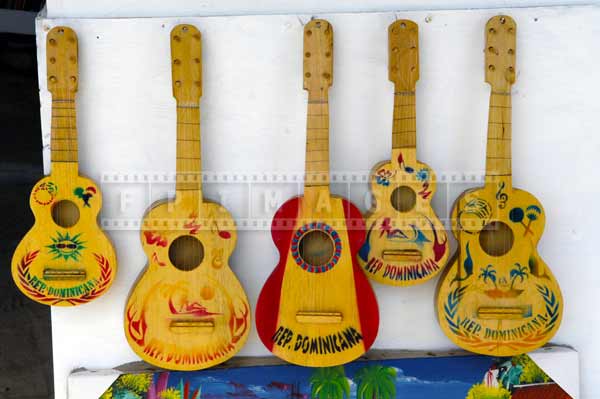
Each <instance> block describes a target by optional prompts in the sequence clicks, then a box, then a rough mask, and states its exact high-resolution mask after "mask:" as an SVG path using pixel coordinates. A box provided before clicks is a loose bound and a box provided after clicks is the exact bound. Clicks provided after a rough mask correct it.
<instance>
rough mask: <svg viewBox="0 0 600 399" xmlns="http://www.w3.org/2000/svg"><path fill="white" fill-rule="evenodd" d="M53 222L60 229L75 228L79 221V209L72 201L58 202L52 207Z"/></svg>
mask: <svg viewBox="0 0 600 399" xmlns="http://www.w3.org/2000/svg"><path fill="white" fill-rule="evenodd" d="M52 220H54V223H56V224H57V225H59V226H60V227H64V228H67V227H71V226H75V224H76V223H77V222H78V221H79V208H78V207H77V205H75V203H74V202H72V201H69V200H61V201H58V202H57V203H55V204H54V206H52Z"/></svg>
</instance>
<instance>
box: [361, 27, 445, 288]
mask: <svg viewBox="0 0 600 399" xmlns="http://www.w3.org/2000/svg"><path fill="white" fill-rule="evenodd" d="M388 36H389V40H388V43H389V79H390V80H391V81H392V82H394V89H395V90H394V91H395V93H394V120H393V125H392V126H393V127H392V160H391V161H384V162H381V163H379V164H377V165H376V166H375V168H374V169H373V172H372V176H371V192H372V194H373V199H374V206H373V207H372V208H371V210H370V211H369V212H368V213H367V215H366V219H367V239H366V241H365V243H364V245H363V246H362V247H361V249H360V251H359V253H358V260H359V262H360V264H361V266H362V267H363V270H364V271H365V273H366V274H367V275H368V276H369V277H370V278H372V279H373V280H375V281H378V282H380V283H383V284H389V285H396V286H407V285H414V284H419V283H423V282H425V281H427V280H429V279H430V278H432V277H433V276H435V275H436V274H438V273H439V272H440V271H441V270H442V268H443V267H444V265H445V264H446V259H447V258H448V253H449V250H448V237H447V236H446V231H445V230H444V226H443V225H442V223H441V222H440V220H439V218H438V217H437V216H436V214H435V212H434V210H433V208H432V207H431V200H432V198H433V196H434V194H435V190H436V183H435V173H434V172H433V170H431V168H430V167H429V166H428V165H426V164H424V163H422V162H419V161H417V158H416V156H417V134H416V130H417V129H416V127H417V124H416V111H415V85H416V82H417V80H418V78H419V41H418V27H417V24H415V23H414V22H412V21H409V20H398V21H396V22H394V23H393V24H391V25H390V27H389V30H388Z"/></svg>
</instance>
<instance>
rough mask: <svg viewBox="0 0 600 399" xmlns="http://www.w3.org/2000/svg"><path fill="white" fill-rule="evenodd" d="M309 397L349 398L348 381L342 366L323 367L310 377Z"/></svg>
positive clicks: (316, 398)
mask: <svg viewBox="0 0 600 399" xmlns="http://www.w3.org/2000/svg"><path fill="white" fill-rule="evenodd" d="M310 397H311V398H312V399H344V398H350V383H349V382H348V379H347V378H346V374H345V372H344V367H343V366H335V367H323V368H318V369H316V370H315V371H314V373H313V375H312V376H311V377H310Z"/></svg>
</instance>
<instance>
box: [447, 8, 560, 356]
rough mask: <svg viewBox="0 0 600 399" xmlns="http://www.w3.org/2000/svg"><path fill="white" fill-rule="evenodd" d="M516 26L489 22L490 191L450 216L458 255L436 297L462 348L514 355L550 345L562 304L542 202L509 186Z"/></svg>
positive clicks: (471, 195) (473, 195) (470, 196)
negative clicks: (546, 255)
mask: <svg viewBox="0 0 600 399" xmlns="http://www.w3.org/2000/svg"><path fill="white" fill-rule="evenodd" d="M515 52H516V25H515V22H514V21H513V19H512V18H510V17H508V16H496V17H493V18H492V19H490V20H489V21H488V23H487V25H486V44H485V77H486V82H488V83H489V84H490V85H491V94H490V107H489V120H488V137H487V155H486V180H485V186H484V187H481V188H477V189H473V190H468V191H467V192H465V193H463V194H462V196H461V197H459V198H458V200H457V202H456V204H455V206H454V209H453V211H452V221H453V233H454V235H455V236H456V239H457V241H458V250H457V254H456V255H455V256H454V258H453V260H452V261H451V262H450V264H449V266H448V267H447V268H446V269H445V270H444V273H443V274H442V277H441V279H440V281H439V284H438V288H437V294H436V308H437V314H438V321H439V323H440V325H441V327H442V330H443V331H444V333H445V334H446V335H447V336H448V337H449V338H450V339H451V340H452V341H453V342H454V343H455V344H456V345H458V346H460V347H462V348H464V349H467V350H470V351H472V352H477V353H481V354H485V355H492V356H513V355H517V354H521V353H524V352H528V351H531V350H534V349H536V348H538V347H540V346H542V345H543V344H545V343H546V342H547V341H548V340H550V338H552V336H553V335H554V333H555V332H556V330H557V329H558V326H559V325H560V322H561V319H562V307H563V300H562V296H561V293H560V288H559V287H558V284H557V282H556V280H555V279H554V276H553V275H552V272H551V271H550V268H549V267H548V266H547V265H546V263H545V262H544V261H543V260H542V258H541V257H540V256H539V255H538V252H537V243H538V241H539V239H540V236H541V234H542V232H543V229H544V224H545V219H546V218H545V214H544V210H543V208H542V205H541V204H540V203H539V202H538V200H537V199H536V198H535V197H533V196H532V195H531V194H529V193H527V192H526V191H523V190H519V189H516V188H513V187H512V172H511V134H512V133H511V86H512V85H513V83H514V82H515Z"/></svg>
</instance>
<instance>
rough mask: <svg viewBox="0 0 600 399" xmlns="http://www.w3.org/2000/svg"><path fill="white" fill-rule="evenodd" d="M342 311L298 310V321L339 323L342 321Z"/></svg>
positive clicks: (303, 322)
mask: <svg viewBox="0 0 600 399" xmlns="http://www.w3.org/2000/svg"><path fill="white" fill-rule="evenodd" d="M342 319H343V318H342V313H341V312H298V313H296V321H297V322H298V323H301V324H339V323H341V322H342Z"/></svg>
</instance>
